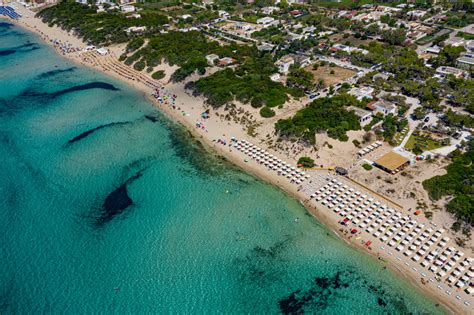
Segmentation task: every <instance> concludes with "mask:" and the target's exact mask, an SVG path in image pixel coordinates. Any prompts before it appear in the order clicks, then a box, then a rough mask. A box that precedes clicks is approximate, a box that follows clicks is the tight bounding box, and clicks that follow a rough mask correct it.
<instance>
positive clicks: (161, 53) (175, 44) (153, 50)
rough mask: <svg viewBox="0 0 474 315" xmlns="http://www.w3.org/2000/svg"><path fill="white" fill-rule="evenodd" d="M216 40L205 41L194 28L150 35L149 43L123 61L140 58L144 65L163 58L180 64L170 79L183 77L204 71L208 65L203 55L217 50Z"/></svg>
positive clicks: (158, 61)
mask: <svg viewBox="0 0 474 315" xmlns="http://www.w3.org/2000/svg"><path fill="white" fill-rule="evenodd" d="M220 51H221V49H220V46H219V44H218V43H216V42H210V41H208V40H207V39H206V38H205V37H204V35H202V34H201V33H199V32H197V31H192V32H169V33H165V34H157V35H155V36H153V37H152V38H151V39H150V41H149V42H148V44H147V45H146V46H145V47H143V48H141V49H140V50H138V51H136V52H135V53H134V54H132V55H131V56H129V57H128V58H127V59H126V61H125V63H126V64H131V63H133V62H135V61H137V60H142V61H143V62H144V63H145V64H146V66H148V67H155V66H157V65H159V64H160V63H161V62H162V60H164V61H165V62H167V63H168V64H170V65H178V66H180V68H179V69H178V70H176V72H175V73H173V75H172V77H171V79H172V80H173V81H182V80H184V79H185V78H186V77H187V76H189V75H191V74H192V73H194V72H195V71H196V70H197V71H198V72H199V73H201V74H204V73H205V72H206V67H207V66H208V64H207V60H206V58H205V56H206V55H208V54H210V53H215V52H220Z"/></svg>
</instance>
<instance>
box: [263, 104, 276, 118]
mask: <svg viewBox="0 0 474 315" xmlns="http://www.w3.org/2000/svg"><path fill="white" fill-rule="evenodd" d="M260 116H262V117H264V118H270V117H273V116H275V111H274V110H273V109H271V108H270V107H268V106H264V107H262V109H260Z"/></svg>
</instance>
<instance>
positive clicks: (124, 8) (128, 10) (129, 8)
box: [120, 5, 135, 13]
mask: <svg viewBox="0 0 474 315" xmlns="http://www.w3.org/2000/svg"><path fill="white" fill-rule="evenodd" d="M120 10H122V12H125V13H131V12H135V7H134V6H133V5H123V6H121V7H120Z"/></svg>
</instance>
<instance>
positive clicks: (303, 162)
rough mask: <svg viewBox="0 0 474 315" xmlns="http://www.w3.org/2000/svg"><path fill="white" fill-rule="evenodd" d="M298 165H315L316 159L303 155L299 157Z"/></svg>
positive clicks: (309, 166) (308, 166)
mask: <svg viewBox="0 0 474 315" xmlns="http://www.w3.org/2000/svg"><path fill="white" fill-rule="evenodd" d="M298 165H302V166H303V167H305V168H311V167H314V160H313V159H312V158H310V157H308V156H302V157H300V158H299V159H298Z"/></svg>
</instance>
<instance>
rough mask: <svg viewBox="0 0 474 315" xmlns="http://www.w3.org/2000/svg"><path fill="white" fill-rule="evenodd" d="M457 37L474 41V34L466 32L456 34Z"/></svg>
mask: <svg viewBox="0 0 474 315" xmlns="http://www.w3.org/2000/svg"><path fill="white" fill-rule="evenodd" d="M456 37H461V38H464V39H465V40H473V39H474V34H471V33H466V32H458V33H457V34H456Z"/></svg>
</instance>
